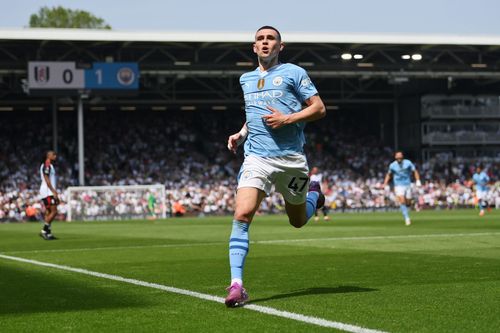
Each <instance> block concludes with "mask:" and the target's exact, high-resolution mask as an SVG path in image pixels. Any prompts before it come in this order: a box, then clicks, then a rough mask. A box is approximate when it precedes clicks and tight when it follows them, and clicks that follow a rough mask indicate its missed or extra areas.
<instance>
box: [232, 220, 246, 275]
mask: <svg viewBox="0 0 500 333" xmlns="http://www.w3.org/2000/svg"><path fill="white" fill-rule="evenodd" d="M248 227H250V224H249V223H244V222H240V221H237V220H233V230H232V232H231V238H230V239H229V266H231V281H232V282H233V281H234V280H235V279H236V280H237V281H238V280H239V281H241V282H240V283H242V282H243V266H244V265H245V258H246V257H247V254H248ZM239 281H238V282H239Z"/></svg>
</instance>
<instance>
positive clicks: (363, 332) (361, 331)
mask: <svg viewBox="0 0 500 333" xmlns="http://www.w3.org/2000/svg"><path fill="white" fill-rule="evenodd" d="M0 258H3V259H7V260H13V261H19V262H23V263H28V264H32V265H37V266H44V267H50V268H55V269H60V270H64V271H69V272H74V273H80V274H84V275H90V276H93V277H98V278H103V279H108V280H113V281H118V282H124V283H129V284H133V285H136V286H141V287H147V288H154V289H159V290H163V291H167V292H170V293H174V294H180V295H185V296H190V297H195V298H199V299H203V300H206V301H212V302H216V303H222V304H223V303H224V298H222V297H217V296H213V295H208V294H203V293H198V292H196V291H191V290H186V289H180V288H175V287H170V286H165V285H162V284H158V283H151V282H146V281H141V280H136V279H129V278H125V277H122V276H118V275H111V274H106V273H99V272H94V271H89V270H86V269H82V268H75V267H70V266H64V265H56V264H51V263H48V262H43V261H37V260H31V259H25V258H20V257H13V256H7V255H3V254H0ZM243 308H244V309H247V310H252V311H256V312H260V313H264V314H267V315H271V316H277V317H282V318H286V319H291V320H295V321H300V322H303V323H307V324H311V325H316V326H321V327H328V328H336V329H339V330H342V331H346V332H352V333H386V332H384V331H379V330H373V329H369V328H365V327H361V326H356V325H350V324H345V323H341V322H336V321H330V320H326V319H322V318H318V317H313V316H306V315H303V314H299V313H294V312H288V311H282V310H278V309H275V308H271V307H268V306H262V305H255V304H248V305H246V306H244V307H243ZM228 311H230V310H228Z"/></svg>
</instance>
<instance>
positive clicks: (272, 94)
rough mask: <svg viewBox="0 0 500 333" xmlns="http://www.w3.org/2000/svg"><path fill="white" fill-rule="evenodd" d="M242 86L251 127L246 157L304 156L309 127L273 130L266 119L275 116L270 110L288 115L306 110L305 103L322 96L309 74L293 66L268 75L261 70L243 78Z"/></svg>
mask: <svg viewBox="0 0 500 333" xmlns="http://www.w3.org/2000/svg"><path fill="white" fill-rule="evenodd" d="M240 84H241V88H242V90H243V95H244V98H245V113H246V121H247V127H248V137H247V140H246V142H245V155H257V156H262V157H271V156H284V155H290V154H296V153H302V152H303V146H304V143H305V138H304V127H305V123H296V124H290V125H286V126H283V127H281V128H278V129H272V128H271V127H269V126H267V125H266V123H265V122H264V119H262V116H264V115H267V114H271V113H272V112H271V111H270V110H269V109H267V106H271V107H273V108H275V109H277V110H279V111H280V112H281V113H284V114H290V113H295V112H299V111H301V110H302V106H303V104H304V101H305V100H307V99H308V98H310V97H312V96H314V95H316V94H317V93H318V91H317V90H316V88H315V87H314V84H313V83H312V82H311V79H310V78H309V76H308V75H307V73H306V71H305V70H304V69H303V68H301V67H299V66H296V65H293V64H278V65H276V66H274V67H272V68H270V69H268V70H267V71H264V72H263V71H261V70H260V68H257V69H255V70H254V71H252V72H248V73H245V74H243V75H242V76H241V77H240Z"/></svg>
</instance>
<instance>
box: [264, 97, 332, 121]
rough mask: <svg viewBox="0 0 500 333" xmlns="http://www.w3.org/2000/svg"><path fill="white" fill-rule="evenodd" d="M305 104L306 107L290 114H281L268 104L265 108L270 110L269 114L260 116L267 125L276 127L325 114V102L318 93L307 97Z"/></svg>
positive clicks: (316, 118) (315, 118)
mask: <svg viewBox="0 0 500 333" xmlns="http://www.w3.org/2000/svg"><path fill="white" fill-rule="evenodd" d="M306 104H307V107H306V108H304V109H303V110H302V111H299V112H296V113H292V114H283V113H281V112H280V111H279V110H278V109H275V108H273V107H271V106H268V107H267V108H268V109H269V110H270V111H271V114H268V115H265V116H262V118H263V119H264V121H265V122H266V124H267V125H268V126H269V127H271V128H273V129H276V128H280V127H283V126H285V125H289V124H295V123H298V122H310V121H315V120H318V119H321V118H323V117H324V116H325V115H326V108H325V104H323V101H322V100H321V97H319V96H318V95H314V96H312V97H310V98H308V99H307V100H306Z"/></svg>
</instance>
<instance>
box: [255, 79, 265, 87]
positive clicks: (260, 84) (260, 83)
mask: <svg viewBox="0 0 500 333" xmlns="http://www.w3.org/2000/svg"><path fill="white" fill-rule="evenodd" d="M265 83H266V80H265V79H259V81H258V82H257V88H259V89H262V88H264V84H265Z"/></svg>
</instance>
